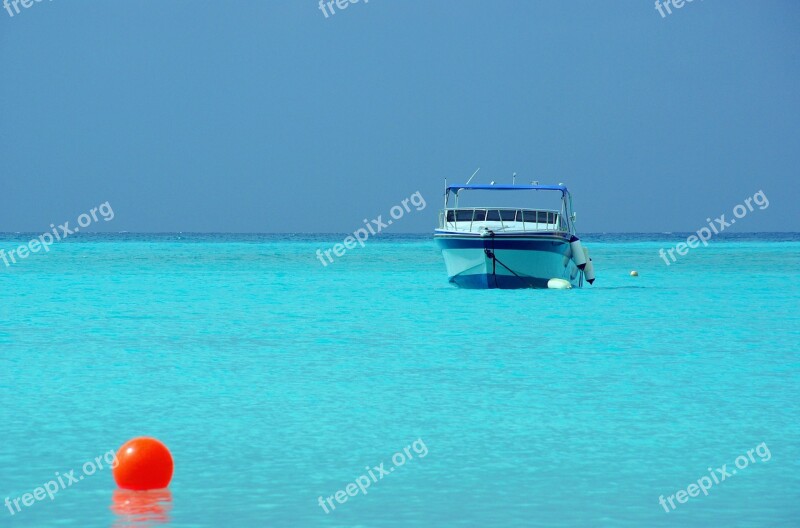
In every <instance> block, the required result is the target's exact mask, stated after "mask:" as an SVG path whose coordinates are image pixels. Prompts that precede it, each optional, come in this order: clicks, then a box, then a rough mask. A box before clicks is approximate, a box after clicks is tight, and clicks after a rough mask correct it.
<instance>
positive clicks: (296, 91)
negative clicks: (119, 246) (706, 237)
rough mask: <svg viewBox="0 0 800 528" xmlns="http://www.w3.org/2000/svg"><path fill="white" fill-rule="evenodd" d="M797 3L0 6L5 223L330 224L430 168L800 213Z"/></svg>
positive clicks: (681, 223) (647, 206)
mask: <svg viewBox="0 0 800 528" xmlns="http://www.w3.org/2000/svg"><path fill="white" fill-rule="evenodd" d="M799 27H800V3H798V2H796V1H790V0H786V1H777V0H776V1H764V2H761V1H758V2H757V1H754V0H749V1H736V0H695V1H694V2H693V3H689V4H686V5H684V6H683V7H682V8H681V9H673V12H672V14H671V15H668V16H666V17H664V18H662V17H661V16H660V15H659V13H658V11H656V10H655V8H654V5H653V2H651V1H649V0H637V1H633V0H630V1H627V0H615V1H610V0H608V1H597V0H580V1H564V0H559V1H555V0H554V1H551V2H539V1H523V0H513V1H512V0H495V1H491V2H490V1H488V0H486V1H477V0H441V1H436V0H424V1H423V0H371V1H370V2H369V3H363V1H362V3H358V4H354V5H350V6H349V7H348V8H347V9H346V10H343V11H338V10H337V13H336V14H335V15H333V16H329V17H328V18H325V16H324V15H323V14H322V12H321V11H320V10H319V8H318V2H316V1H313V0H270V1H268V2H264V1H236V2H232V1H215V2H206V1H192V2H190V1H186V0H171V1H169V2H164V1H155V0H143V1H138V2H100V1H85V2H71V1H68V0H54V1H49V2H48V1H44V2H41V3H34V4H33V5H32V6H31V7H30V8H27V9H25V8H21V12H20V13H19V14H15V15H14V16H13V17H11V16H9V15H8V13H7V12H6V10H5V9H2V10H0V49H1V51H2V53H0V80H1V81H2V82H0V101H2V103H0V141H1V143H0V145H1V146H0V231H38V232H41V231H44V230H46V229H47V228H48V226H49V224H50V223H60V222H63V221H65V220H72V219H74V218H75V217H76V216H77V215H79V214H80V213H82V212H85V211H88V210H89V209H90V208H92V207H94V206H96V205H98V204H100V203H102V202H105V201H109V202H110V203H111V204H112V206H113V209H114V212H115V218H114V221H113V222H109V223H105V222H101V223H100V224H99V225H96V226H93V228H94V229H96V230H98V231H101V230H108V231H122V230H127V231H162V232H163V231H207V232H226V231H227V232H231V231H232V232H309V231H324V232H334V231H336V232H346V231H353V230H354V229H356V228H358V227H360V225H361V223H362V219H363V218H373V217H376V216H377V215H379V214H384V216H385V215H386V213H387V212H388V210H389V208H390V207H392V206H393V205H395V204H398V203H400V201H401V200H402V199H404V198H406V197H408V196H409V195H411V194H412V193H414V192H416V191H420V192H421V193H422V195H423V196H424V197H425V199H426V201H427V203H428V208H427V209H425V210H424V211H421V212H419V213H416V212H415V213H414V214H410V215H407V216H406V217H404V218H403V220H402V221H401V222H397V223H396V224H395V225H394V226H392V230H393V231H395V232H404V231H406V232H426V231H431V230H432V229H433V227H435V223H436V210H437V209H438V208H439V207H440V202H441V195H442V186H443V180H444V178H445V177H447V178H448V180H449V181H450V182H456V181H459V180H461V181H463V180H466V179H467V178H468V177H469V175H470V174H472V172H473V171H474V170H475V169H476V168H477V167H481V172H480V173H479V177H478V181H482V182H488V181H489V180H496V181H498V182H507V181H510V179H511V174H512V172H515V171H516V172H517V173H518V175H519V176H518V178H519V179H520V180H527V181H530V180H533V179H536V180H539V181H541V182H543V183H544V182H548V183H558V182H564V183H566V184H567V185H568V186H569V187H570V188H571V190H572V192H573V194H574V198H575V207H576V210H577V211H578V214H579V222H578V225H577V227H578V229H579V230H580V231H582V232H603V231H609V232H612V231H655V232H659V231H690V230H691V231H694V230H696V229H699V228H700V227H703V226H704V225H705V223H706V222H705V219H706V218H707V217H712V218H713V217H715V216H718V215H719V214H721V213H728V215H729V216H730V211H731V209H732V208H733V207H734V206H735V205H737V204H739V203H742V202H743V201H744V199H745V198H747V197H750V196H752V195H753V194H754V193H756V192H757V191H759V190H763V191H764V193H765V194H766V195H767V196H768V197H769V200H770V206H769V208H768V209H766V210H764V211H758V210H757V212H756V213H752V214H751V215H749V216H748V217H747V219H746V220H742V221H740V222H739V223H738V224H737V225H736V226H735V229H734V228H732V229H731V230H732V231H772V230H778V231H800V214H798V205H797V204H798V203H800V184H799V183H798V176H800V174H799V171H798V168H800V144H799V143H800V141H799V140H800V82H798V81H799V80H800V56H799V54H800V30H798V28H799Z"/></svg>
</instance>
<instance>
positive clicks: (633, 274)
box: [631, 270, 639, 277]
mask: <svg viewBox="0 0 800 528" xmlns="http://www.w3.org/2000/svg"><path fill="white" fill-rule="evenodd" d="M638 276H639V272H638V271H636V270H633V271H632V272H631V277H638Z"/></svg>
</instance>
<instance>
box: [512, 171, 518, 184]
mask: <svg viewBox="0 0 800 528" xmlns="http://www.w3.org/2000/svg"><path fill="white" fill-rule="evenodd" d="M516 184H517V173H516V172H515V173H514V174H512V175H511V185H516Z"/></svg>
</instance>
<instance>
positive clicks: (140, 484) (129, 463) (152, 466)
mask: <svg viewBox="0 0 800 528" xmlns="http://www.w3.org/2000/svg"><path fill="white" fill-rule="evenodd" d="M172 470H173V462H172V454H170V452H169V449H167V446H165V445H164V444H162V443H161V442H159V441H158V440H156V439H155V438H149V437H144V436H143V437H139V438H134V439H133V440H128V441H127V442H125V443H124V444H123V445H122V447H120V448H119V451H117V466H116V467H115V468H114V480H115V481H116V482H117V486H119V487H120V488H122V489H127V490H153V489H163V488H166V487H167V486H169V482H170V480H172Z"/></svg>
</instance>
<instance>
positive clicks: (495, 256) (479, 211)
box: [433, 175, 595, 289]
mask: <svg viewBox="0 0 800 528" xmlns="http://www.w3.org/2000/svg"><path fill="white" fill-rule="evenodd" d="M473 176H474V175H473ZM471 179H472V178H470V180H471ZM472 191H491V192H493V193H494V192H497V193H500V192H505V193H509V192H513V193H516V194H514V195H512V196H514V197H517V196H519V195H521V194H523V193H536V194H539V193H547V194H548V196H549V197H550V199H551V200H552V201H553V203H554V204H558V203H560V206H558V208H553V209H541V208H525V207H521V206H515V207H494V206H481V207H461V206H459V199H460V198H462V194H463V193H467V192H472ZM555 195H560V196H558V198H560V200H559V201H555V198H556V196H555ZM507 196H508V195H504V198H505V197H507ZM451 201H452V204H451ZM498 201H499V200H498ZM514 203H516V202H514ZM451 205H452V206H451ZM575 218H576V214H575V212H574V211H573V209H572V196H571V195H570V193H569V190H568V189H567V187H566V186H565V185H563V184H558V185H539V183H538V182H532V183H531V184H529V185H527V184H525V185H519V184H516V183H512V184H498V185H495V184H494V182H492V183H491V184H470V183H469V182H468V183H466V184H458V185H449V186H448V185H447V182H446V181H445V198H444V209H443V210H442V211H441V212H440V213H439V227H438V228H437V229H436V230H435V232H434V235H433V238H434V241H435V243H436V246H437V247H438V248H439V249H440V250H441V252H442V256H443V257H444V262H445V266H446V267H447V275H448V278H449V280H450V282H451V283H452V284H455V285H456V286H459V287H461V288H474V289H493V288H500V289H516V288H547V287H548V282H550V284H551V287H553V286H552V285H553V284H554V283H555V284H564V285H565V286H566V287H567V288H580V287H582V286H583V283H584V282H588V283H589V284H592V283H593V282H594V279H595V276H594V265H593V264H592V260H591V258H589V253H588V250H587V249H586V248H584V247H583V245H582V244H581V241H580V239H579V238H578V236H577V234H576V232H575ZM551 279H558V280H556V281H553V282H551ZM564 281H566V283H568V284H566V283H565V282H564Z"/></svg>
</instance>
